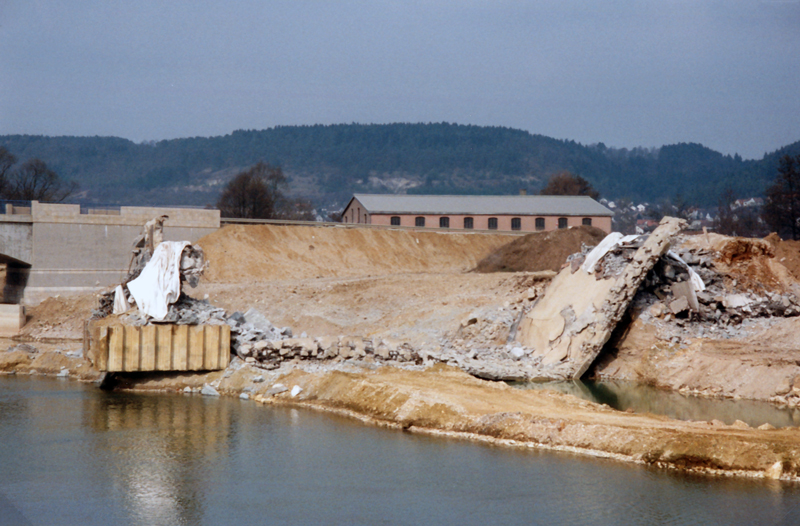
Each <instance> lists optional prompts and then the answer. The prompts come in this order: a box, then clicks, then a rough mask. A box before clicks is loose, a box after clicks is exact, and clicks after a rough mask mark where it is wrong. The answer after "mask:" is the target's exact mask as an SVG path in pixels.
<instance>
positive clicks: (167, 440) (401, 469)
mask: <svg viewBox="0 0 800 526" xmlns="http://www.w3.org/2000/svg"><path fill="white" fill-rule="evenodd" d="M798 506H800V491H798V488H797V487H796V486H794V485H789V484H782V483H761V482H757V481H749V480H719V479H711V478H706V477H690V476H684V475H680V474H677V473H671V472H663V471H657V470H650V469H645V468H642V467H638V466H633V465H627V464H622V463H617V462H613V461H607V460H598V459H592V458H585V457H576V456H572V455H569V454H554V453H551V452H542V451H536V450H534V451H531V450H522V449H520V450H513V449H506V448H494V447H487V446H483V445H476V444H471V443H468V442H461V441H456V440H444V439H438V438H433V437H425V436H418V435H413V434H408V433H402V432H396V431H390V430H383V429H378V428H374V427H367V426H363V425H361V424H360V423H356V422H353V421H350V420H346V419H341V418H336V417H331V416H330V415H321V414H316V413H313V412H309V411H302V410H297V409H286V408H268V407H262V406H257V405H256V404H254V403H252V402H244V401H240V400H238V399H215V398H206V397H200V396H183V395H136V394H125V393H111V394H108V393H102V392H100V391H98V390H97V389H95V388H93V387H92V386H82V385H79V384H74V383H69V382H58V381H54V380H48V379H30V378H18V379H8V378H2V377H0V525H2V524H4V520H6V522H8V520H10V519H8V517H16V518H17V519H19V518H22V519H23V520H27V521H29V522H30V523H31V524H47V525H59V524H82V525H93V524H97V525H106V524H142V525H145V524H147V525H160V524H165V525H166V524H168V525H175V524H225V525H228V524H246V525H251V524H263V523H269V524H277V523H280V524H320V523H322V524H375V523H381V524H428V523H439V524H441V523H456V524H462V523H463V524H478V523H486V524H497V523H501V524H502V523H515V524H516V523H533V524H586V523H592V524H615V525H616V524H651V523H653V524H754V523H761V524H780V523H789V522H791V519H792V518H793V517H795V516H796V514H797V512H798V511H799V510H798ZM7 510H11V511H12V512H13V513H4V512H5V511H7ZM14 513H15V515H14ZM18 522H21V523H24V522H23V521H22V520H20V521H18Z"/></svg>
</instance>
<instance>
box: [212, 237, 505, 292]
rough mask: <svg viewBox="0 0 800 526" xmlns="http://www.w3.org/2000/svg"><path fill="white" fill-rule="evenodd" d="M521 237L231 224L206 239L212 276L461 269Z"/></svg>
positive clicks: (229, 279) (236, 278)
mask: <svg viewBox="0 0 800 526" xmlns="http://www.w3.org/2000/svg"><path fill="white" fill-rule="evenodd" d="M515 237H516V236H512V235H507V234H484V233H477V232H473V233H461V232H459V233H450V232H420V231H413V230H391V229H366V228H346V227H312V226H309V227H305V226H294V227H285V226H273V225H229V226H226V227H224V228H222V229H220V230H218V231H217V232H215V233H213V234H209V235H208V236H206V237H204V238H202V239H200V240H199V241H198V242H197V244H198V245H200V246H201V247H202V248H203V250H204V252H205V254H206V259H208V261H209V262H210V268H209V269H208V271H207V272H206V276H205V281H206V282H211V283H243V282H252V281H263V280H285V279H308V278H329V277H354V276H359V277H364V276H375V275H385V274H400V273H409V272H437V273H438V272H460V271H465V270H468V269H470V268H472V267H473V266H475V264H476V263H477V262H478V260H480V259H481V258H482V257H484V256H485V255H486V254H488V253H489V252H491V251H492V250H495V249H496V248H498V247H499V246H501V245H504V244H506V243H508V242H509V241H510V240H512V239H514V238H515Z"/></svg>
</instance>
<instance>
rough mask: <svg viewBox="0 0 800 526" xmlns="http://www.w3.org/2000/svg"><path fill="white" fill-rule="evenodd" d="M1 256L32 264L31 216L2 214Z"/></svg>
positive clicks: (0, 230) (0, 222)
mask: <svg viewBox="0 0 800 526" xmlns="http://www.w3.org/2000/svg"><path fill="white" fill-rule="evenodd" d="M0 254H3V255H5V256H7V257H9V258H13V259H16V260H17V261H20V262H22V263H27V264H30V263H31V261H32V260H33V219H31V216H29V215H28V216H22V215H20V216H15V215H12V216H4V215H2V214H0Z"/></svg>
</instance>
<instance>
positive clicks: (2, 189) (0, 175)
mask: <svg viewBox="0 0 800 526" xmlns="http://www.w3.org/2000/svg"><path fill="white" fill-rule="evenodd" d="M16 163H17V158H16V157H14V155H13V154H12V153H11V152H9V151H8V150H7V149H6V148H4V147H3V146H0V196H5V195H6V190H7V188H8V176H9V174H10V172H11V167H12V166H14V165H15V164H16Z"/></svg>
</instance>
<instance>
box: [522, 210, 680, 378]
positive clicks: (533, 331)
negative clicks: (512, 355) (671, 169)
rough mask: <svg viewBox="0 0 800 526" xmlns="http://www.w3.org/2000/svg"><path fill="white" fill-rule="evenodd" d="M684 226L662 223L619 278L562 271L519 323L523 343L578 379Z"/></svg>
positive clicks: (672, 221)
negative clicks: (648, 274)
mask: <svg viewBox="0 0 800 526" xmlns="http://www.w3.org/2000/svg"><path fill="white" fill-rule="evenodd" d="M685 227H686V221H684V220H682V219H677V218H672V217H665V218H664V219H662V220H661V223H660V224H659V227H658V228H656V230H655V231H653V233H652V234H650V236H649V237H648V238H647V239H646V241H644V243H643V244H642V245H641V247H639V248H638V250H636V252H635V254H634V255H633V258H632V259H631V261H630V262H629V263H628V264H627V265H626V266H625V267H624V270H623V271H622V272H621V274H620V275H619V276H618V277H616V278H603V277H602V275H599V274H600V273H592V274H589V273H588V272H586V271H585V270H581V271H577V272H575V273H573V272H572V270H571V268H570V267H567V268H565V269H563V270H562V271H561V272H560V273H559V274H558V275H557V276H556V277H555V278H554V279H553V281H552V282H551V283H550V286H549V287H548V288H547V291H546V292H545V295H544V297H543V298H541V299H540V300H539V302H538V303H536V305H534V307H533V308H532V309H531V311H530V312H529V313H528V314H527V315H526V316H525V318H524V319H523V320H522V322H521V323H520V327H519V331H518V333H517V339H518V341H519V343H521V344H522V345H524V346H526V347H530V348H533V349H534V352H535V354H536V355H537V356H541V357H543V358H542V364H543V365H545V366H554V365H555V366H558V368H559V374H558V376H562V375H565V376H566V377H568V378H580V376H581V375H583V373H585V372H586V370H587V369H588V368H589V367H590V366H591V364H592V363H593V362H594V360H595V358H597V355H598V354H599V353H600V351H601V350H602V348H603V345H605V343H606V342H607V341H608V339H609V338H610V337H611V332H612V331H613V330H614V328H615V327H616V325H617V323H619V321H620V319H621V318H622V316H623V314H624V313H625V311H626V310H627V308H628V305H629V304H630V302H631V301H632V300H633V297H634V296H635V294H636V291H637V290H638V289H639V286H640V285H641V283H642V281H643V280H644V279H645V277H646V276H647V273H648V272H650V270H651V269H652V268H653V266H654V265H655V264H656V262H657V261H658V260H659V259H660V258H661V257H662V256H663V255H664V254H665V253H666V252H667V250H669V247H670V240H671V238H672V237H673V236H674V235H675V234H677V233H678V232H680V231H681V230H682V229H683V228H685ZM587 259H588V258H587ZM598 261H600V260H599V259H598ZM592 267H594V265H592Z"/></svg>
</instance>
